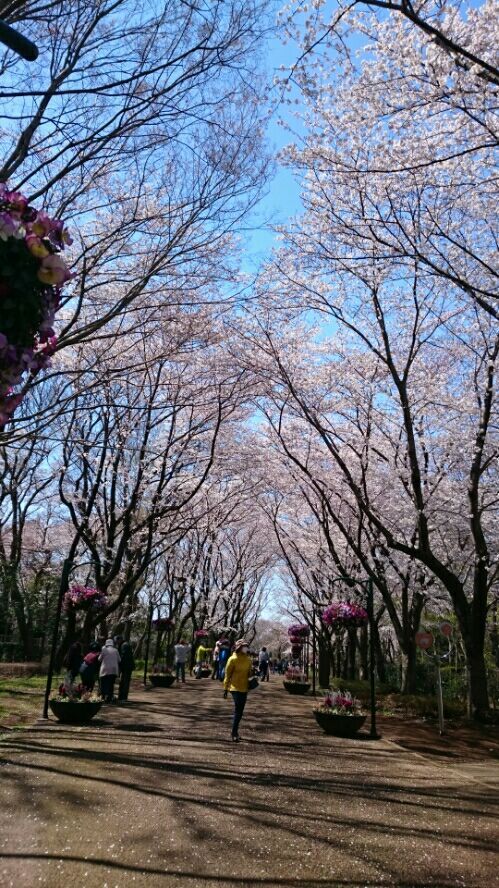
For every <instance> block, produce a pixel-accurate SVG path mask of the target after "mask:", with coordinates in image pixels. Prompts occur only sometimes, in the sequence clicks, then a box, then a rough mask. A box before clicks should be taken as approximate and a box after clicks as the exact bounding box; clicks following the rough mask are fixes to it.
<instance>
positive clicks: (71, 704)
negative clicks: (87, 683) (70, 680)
mask: <svg viewBox="0 0 499 888" xmlns="http://www.w3.org/2000/svg"><path fill="white" fill-rule="evenodd" d="M49 706H50V708H51V710H52V712H53V713H54V715H55V717H56V718H57V719H58V721H60V722H62V723H63V724H65V725H85V724H88V722H89V721H91V719H93V717H94V715H97V713H98V711H99V709H100V708H101V706H102V700H101V699H100V698H99V697H98V696H97V695H96V694H94V693H93V691H89V690H87V689H86V688H85V687H84V686H83V685H81V684H79V685H77V686H76V687H74V686H68V685H65V684H61V685H60V687H59V693H58V694H57V696H56V697H52V699H51V700H49Z"/></svg>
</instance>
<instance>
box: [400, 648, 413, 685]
mask: <svg viewBox="0 0 499 888" xmlns="http://www.w3.org/2000/svg"><path fill="white" fill-rule="evenodd" d="M400 655H401V660H402V681H401V688H400V690H401V692H402V694H415V693H416V643H415V641H414V639H413V638H412V639H409V640H408V641H406V642H405V643H404V648H403V649H402V648H401V650H400Z"/></svg>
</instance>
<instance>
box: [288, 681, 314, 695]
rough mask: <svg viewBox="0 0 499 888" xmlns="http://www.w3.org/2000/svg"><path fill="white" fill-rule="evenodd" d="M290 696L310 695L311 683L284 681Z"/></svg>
mask: <svg viewBox="0 0 499 888" xmlns="http://www.w3.org/2000/svg"><path fill="white" fill-rule="evenodd" d="M283 685H284V687H285V688H286V690H287V692H288V694H302V695H303V694H308V692H309V690H310V682H308V681H283Z"/></svg>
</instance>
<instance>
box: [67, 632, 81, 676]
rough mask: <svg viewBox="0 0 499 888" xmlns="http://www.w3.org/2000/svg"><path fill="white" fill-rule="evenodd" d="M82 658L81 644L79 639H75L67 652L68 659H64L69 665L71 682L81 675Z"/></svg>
mask: <svg viewBox="0 0 499 888" xmlns="http://www.w3.org/2000/svg"><path fill="white" fill-rule="evenodd" d="M82 660H83V654H82V651H81V644H80V642H79V641H75V642H73V644H72V645H71V647H70V648H69V651H68V652H67V654H66V659H65V660H64V665H65V666H66V667H67V670H68V673H69V676H70V679H71V682H74V680H75V678H76V676H77V675H79V673H80V666H81V664H82Z"/></svg>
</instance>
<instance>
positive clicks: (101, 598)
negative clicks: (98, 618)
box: [64, 585, 108, 611]
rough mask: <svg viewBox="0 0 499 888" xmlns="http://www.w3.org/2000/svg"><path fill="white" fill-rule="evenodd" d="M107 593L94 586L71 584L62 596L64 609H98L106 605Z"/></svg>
mask: <svg viewBox="0 0 499 888" xmlns="http://www.w3.org/2000/svg"><path fill="white" fill-rule="evenodd" d="M107 601H108V599H107V595H106V594H105V593H104V592H101V591H100V589H95V588H94V586H78V585H75V586H71V587H70V588H69V589H68V591H67V592H66V594H65V596H64V610H66V611H70V610H78V611H89V610H92V611H99V610H102V608H104V607H106V605H107Z"/></svg>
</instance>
